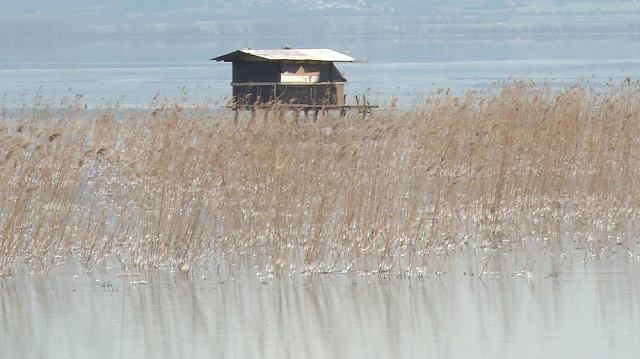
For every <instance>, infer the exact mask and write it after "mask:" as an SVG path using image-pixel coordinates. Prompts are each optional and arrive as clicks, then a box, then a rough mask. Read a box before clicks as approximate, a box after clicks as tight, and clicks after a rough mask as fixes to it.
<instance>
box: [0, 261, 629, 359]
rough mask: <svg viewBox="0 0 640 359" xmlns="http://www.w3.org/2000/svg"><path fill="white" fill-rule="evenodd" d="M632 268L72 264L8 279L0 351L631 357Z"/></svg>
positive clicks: (2, 282) (13, 354) (0, 282)
mask: <svg viewBox="0 0 640 359" xmlns="http://www.w3.org/2000/svg"><path fill="white" fill-rule="evenodd" d="M451 265H452V266H456V265H457V264H455V263H454V261H451ZM638 266H639V263H638V261H637V260H635V259H629V260H624V259H614V260H611V261H607V262H606V263H605V262H604V261H603V262H600V261H592V262H589V263H587V264H580V265H575V266H570V268H569V269H568V270H567V271H564V272H562V273H561V274H560V275H559V276H558V277H554V276H552V277H545V276H532V277H531V276H530V277H520V276H490V275H485V276H483V277H482V278H479V277H478V276H471V275H470V274H466V275H465V274H464V272H463V271H462V270H460V271H454V269H455V268H450V269H451V270H452V271H451V272H450V273H455V274H445V275H441V276H437V275H432V276H429V277H425V278H422V279H416V278H411V279H408V278H397V277H382V276H375V275H369V276H360V275H346V274H334V275H324V276H323V275H316V276H307V277H300V276H293V277H285V278H266V279H264V278H262V279H260V278H258V277H255V276H240V277H237V278H233V277H227V278H218V277H216V276H215V275H212V276H211V277H207V276H209V275H211V274H209V273H206V274H203V273H204V272H203V273H200V274H198V273H196V274H195V275H194V277H193V278H189V277H187V276H185V275H183V274H178V273H169V272H147V273H143V274H141V275H140V276H136V277H119V276H118V275H117V274H116V273H112V272H111V271H102V272H100V273H98V272H93V273H86V271H84V272H83V271H81V270H79V269H78V266H71V265H68V266H67V267H66V268H64V267H61V268H58V269H56V270H52V271H51V272H49V274H40V275H32V276H27V275H16V276H13V277H4V278H0V296H1V303H2V307H1V309H0V315H1V318H2V319H1V320H0V332H1V333H2V335H1V337H0V338H1V339H0V345H1V347H2V355H1V356H2V357H5V358H88V357H91V358H94V357H96V358H100V357H104V358H162V357H167V358H179V357H182V358H212V357H214V358H279V359H280V358H419V357H420V358H461V357H465V358H513V357H518V358H543V357H544V358H548V357H553V358H602V357H616V358H623V357H624V358H637V357H639V356H640V346H638V345H637V343H639V342H640V277H639V276H638V269H639V268H638ZM72 267H73V268H72ZM203 276H204V277H203Z"/></svg>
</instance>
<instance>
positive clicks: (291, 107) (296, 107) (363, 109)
mask: <svg viewBox="0 0 640 359" xmlns="http://www.w3.org/2000/svg"><path fill="white" fill-rule="evenodd" d="M226 107H227V108H229V109H231V110H233V111H235V112H236V118H237V117H238V112H240V111H256V110H262V111H266V113H268V112H270V111H293V112H296V111H297V112H298V113H300V112H304V115H305V117H307V116H309V112H313V114H314V118H316V119H317V118H318V115H319V114H320V112H322V113H323V114H325V113H327V112H329V111H340V116H346V114H347V112H348V111H357V112H358V113H361V114H362V115H363V117H366V116H367V114H369V113H371V110H373V109H377V108H378V105H370V104H366V105H304V104H283V103H273V104H271V103H268V104H255V105H238V104H230V105H227V106H226ZM265 116H266V114H265Z"/></svg>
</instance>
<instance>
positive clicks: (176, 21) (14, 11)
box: [0, 0, 640, 61]
mask: <svg viewBox="0 0 640 359" xmlns="http://www.w3.org/2000/svg"><path fill="white" fill-rule="evenodd" d="M3 3H4V4H3V8H4V10H5V11H3V12H2V13H0V36H2V37H3V40H4V41H3V43H2V44H0V52H1V54H0V59H4V60H5V61H8V60H9V61H23V59H26V60H27V61H38V60H40V59H43V58H47V59H55V60H56V61H59V59H65V61H66V59H69V58H73V59H81V58H92V59H93V58H96V57H99V58H106V57H107V56H108V55H110V56H115V57H117V58H120V57H122V58H126V59H127V60H129V59H144V58H146V56H155V57H157V58H186V57H189V58H191V57H193V58H206V56H209V55H205V54H204V53H207V54H208V53H209V52H213V51H212V49H216V48H219V49H225V51H226V50H227V49H231V48H235V47H238V46H244V45H251V46H260V47H264V46H280V45H283V44H288V45H292V46H294V47H302V46H333V45H335V44H336V43H338V46H341V47H351V46H352V45H351V44H350V42H351V43H352V42H353V41H352V40H349V39H363V38H367V39H372V40H373V41H397V40H403V39H420V41H423V40H426V41H457V40H460V39H463V40H466V39H481V40H484V39H501V38H524V39H526V38H530V37H545V38H547V37H548V38H552V37H563V36H601V35H602V36H612V34H613V35H615V36H639V35H640V22H638V21H637V18H638V16H640V4H637V3H636V2H635V1H632V0H629V1H615V2H611V1H568V0H564V1H563V0H539V1H526V2H525V1H522V0H484V1H482V0H462V1H456V2H451V1H445V0H425V1H418V0H397V1H389V0H278V1H276V0H186V1H182V2H179V3H178V2H173V1H168V0H158V1H154V2H142V1H133V0H114V1H111V2H109V3H108V5H106V4H105V3H104V2H101V1H97V0H84V1H81V0H58V1H55V2H50V1H43V0H40V1H19V0H4V2H3ZM176 45H178V47H180V48H182V49H183V50H182V51H189V52H191V53H190V54H189V55H187V54H182V53H179V51H181V50H176V49H175V46H176ZM123 46H124V47H127V49H128V50H127V51H128V52H127V53H122V54H120V55H118V54H116V55H112V54H113V53H114V51H122V47H123ZM150 47H152V48H151V49H150ZM96 48H99V50H100V51H99V52H100V55H98V54H97V53H96ZM83 49H84V50H83ZM86 49H90V50H86ZM115 49H117V50H115ZM83 51H84V52H83ZM149 51H151V52H154V51H161V52H162V53H163V55H146V52H149ZM198 51H201V52H202V53H197V52H198ZM170 52H173V53H172V54H170ZM88 53H89V54H91V55H90V56H89V55H87V54H88ZM35 54H37V55H35Z"/></svg>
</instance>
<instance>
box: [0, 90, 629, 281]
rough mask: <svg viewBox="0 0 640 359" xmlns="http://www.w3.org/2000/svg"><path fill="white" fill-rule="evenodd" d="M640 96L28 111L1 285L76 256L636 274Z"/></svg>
mask: <svg viewBox="0 0 640 359" xmlns="http://www.w3.org/2000/svg"><path fill="white" fill-rule="evenodd" d="M639 89H640V86H639V84H638V83H637V82H632V81H626V82H624V83H622V84H619V85H613V84H607V85H604V86H601V87H586V86H584V85H582V84H580V85H576V86H572V87H567V88H562V89H552V88H551V87H550V86H549V85H548V84H541V85H538V84H535V83H528V82H521V81H513V82H511V83H507V84H503V85H501V86H499V87H494V88H491V89H488V90H486V91H469V92H467V93H466V94H465V95H464V96H461V97H455V96H453V95H451V94H447V93H445V92H444V91H443V92H442V93H441V94H434V95H433V96H431V97H428V98H426V99H424V100H422V101H421V102H420V103H417V104H416V106H415V108H414V109H412V110H411V111H405V112H403V111H400V110H397V109H390V110H380V111H378V112H375V113H373V114H371V116H370V117H368V118H367V119H366V120H362V119H361V117H360V116H357V117H355V116H354V117H346V118H342V117H339V116H336V115H333V114H326V115H322V116H320V118H318V120H317V121H310V120H305V119H303V118H298V117H297V116H294V115H292V114H290V113H286V112H284V111H271V112H269V113H267V114H265V116H262V115H257V114H256V113H254V115H252V116H246V117H245V116H240V118H239V119H238V121H234V118H233V116H232V115H228V114H226V113H219V114H216V115H213V116H212V115H211V113H210V111H209V109H210V107H211V106H212V104H210V103H204V104H200V105H196V106H194V107H190V108H188V109H185V108H184V106H185V105H184V104H183V103H170V102H164V103H155V102H154V103H152V104H151V106H150V108H149V109H148V110H142V109H134V110H124V109H121V108H119V106H118V105H117V104H107V105H106V106H104V107H102V108H100V109H99V110H88V109H87V106H86V105H85V104H83V103H81V102H80V99H79V98H76V99H75V100H70V99H63V100H61V101H60V106H58V107H55V108H54V107H53V106H51V105H47V104H43V102H42V100H41V99H36V101H34V104H33V105H32V107H28V106H27V107H26V108H25V111H23V113H24V114H25V115H24V116H22V117H21V118H19V119H18V120H17V121H16V123H15V124H14V125H12V126H8V127H7V128H6V130H3V134H4V135H3V138H2V140H0V158H1V159H2V160H1V161H0V167H1V168H0V180H2V181H3V183H5V186H3V187H2V189H0V201H1V202H0V215H1V216H0V244H1V248H2V250H0V273H2V274H8V273H10V272H11V271H12V270H16V269H20V268H24V269H26V270H29V271H40V270H47V269H49V268H50V267H51V266H53V265H56V264H59V263H62V262H64V260H65V259H66V258H69V257H75V258H79V259H81V260H82V262H83V263H85V264H86V266H87V267H88V268H93V267H94V266H95V265H96V264H98V263H100V262H102V261H104V260H109V261H116V262H117V263H120V264H121V266H122V268H123V272H124V273H125V274H126V273H129V272H132V271H137V270H144V269H155V268H173V269H177V270H185V271H186V270H191V269H193V268H194V267H195V266H198V265H204V264H213V266H214V267H215V268H217V269H218V270H220V269H221V268H226V270H228V271H233V270H235V269H234V268H236V266H234V265H235V264H237V265H247V266H248V265H251V266H252V267H253V268H256V267H257V268H258V269H257V271H258V272H260V273H261V274H262V275H267V274H273V275H283V274H287V273H289V274H292V273H323V272H336V271H347V272H352V271H362V272H383V273H389V272H397V273H400V274H408V275H422V274H423V273H427V272H441V271H442V268H444V262H445V261H446V260H447V258H449V256H450V255H452V254H453V253H457V252H460V251H475V252H477V253H478V256H485V259H483V260H480V261H479V262H480V264H475V265H474V268H475V269H474V271H475V272H477V273H479V274H481V273H484V272H488V271H494V270H497V269H500V268H493V267H492V264H491V261H488V260H487V257H489V258H492V253H495V252H496V251H497V252H499V253H501V254H508V253H518V255H519V256H521V257H522V258H523V259H522V260H521V261H520V262H519V263H520V264H516V266H518V265H521V266H522V267H518V268H509V269H507V270H509V271H519V270H522V271H529V270H531V268H532V267H535V263H536V260H537V258H538V257H539V256H540V255H541V253H542V254H545V253H546V254H547V255H549V254H552V255H555V256H557V257H564V256H576V257H578V256H579V257H581V259H582V258H587V256H592V255H598V256H600V255H606V254H607V253H612V252H613V250H614V249H615V248H620V247H624V248H625V250H626V251H628V252H629V253H630V254H631V255H632V256H637V255H638V244H637V238H636V234H637V233H636V231H637V228H638V221H637V217H638V203H640V202H639V200H640V193H639V190H638V188H640V187H639V186H638V169H639V168H640V153H638V151H640V146H639V145H640V144H639V143H638V141H640V121H639V120H640V118H639V117H640V116H639V115H638V107H639V105H640V95H639V94H640V92H639V91H638V90H639ZM154 101H155V100H154ZM554 268H555V267H554ZM500 270H505V269H504V268H501V269H500ZM545 270H546V269H545ZM553 270H556V269H553Z"/></svg>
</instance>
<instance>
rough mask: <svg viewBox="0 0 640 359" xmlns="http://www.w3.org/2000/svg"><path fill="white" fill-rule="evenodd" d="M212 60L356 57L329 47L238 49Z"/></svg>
mask: <svg viewBox="0 0 640 359" xmlns="http://www.w3.org/2000/svg"><path fill="white" fill-rule="evenodd" d="M211 60H215V61H224V62H234V61H292V62H308V61H317V62H353V61H354V58H353V57H351V56H347V55H345V54H343V53H340V52H337V51H333V50H329V49H283V50H244V49H243V50H236V51H234V52H230V53H228V54H226V55H221V56H218V57H214V58H213V59H211Z"/></svg>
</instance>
